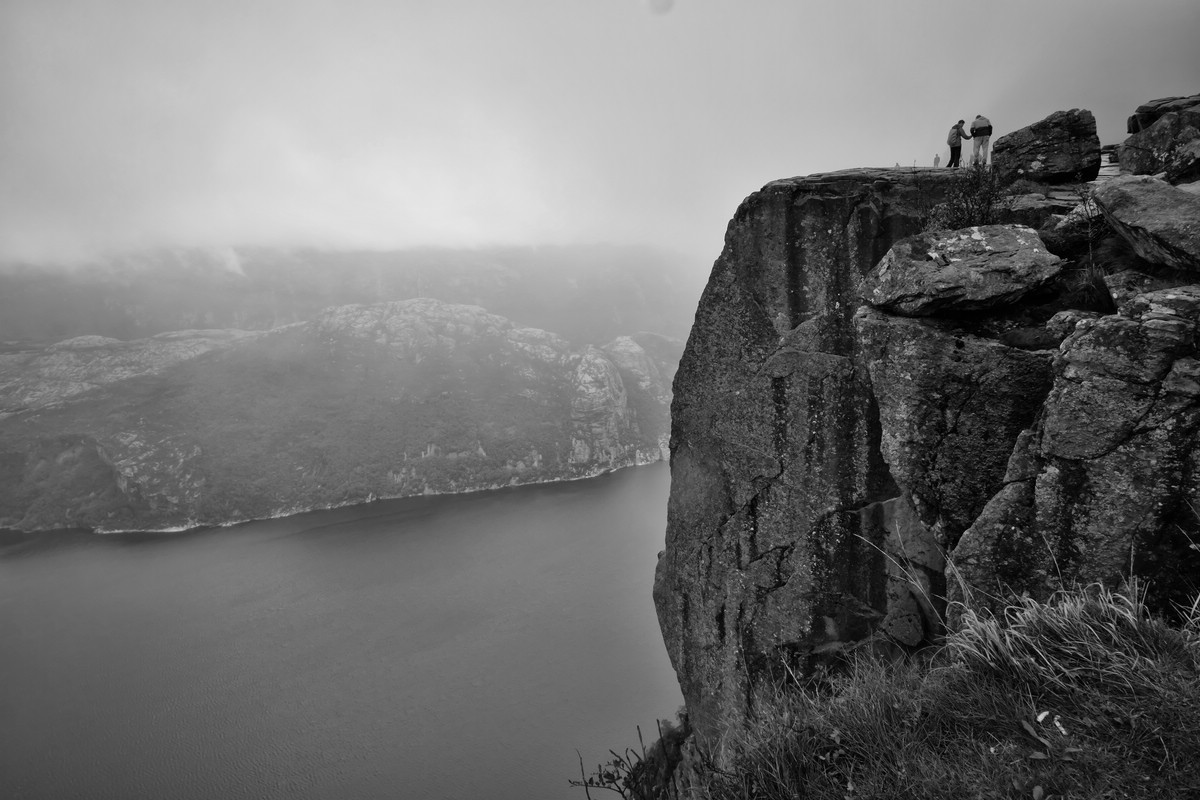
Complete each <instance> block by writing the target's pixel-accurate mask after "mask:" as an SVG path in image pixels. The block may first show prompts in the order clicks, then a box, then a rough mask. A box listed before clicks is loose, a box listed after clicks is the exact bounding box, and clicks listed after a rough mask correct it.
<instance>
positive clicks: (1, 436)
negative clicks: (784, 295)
mask: <svg viewBox="0 0 1200 800" xmlns="http://www.w3.org/2000/svg"><path fill="white" fill-rule="evenodd" d="M638 340H642V341H646V342H647V344H648V346H649V352H647V350H644V349H642V347H641V345H639V344H638ZM664 345H665V347H666V349H667V350H668V351H669V349H670V340H664V339H663V338H662V337H655V336H651V335H642V334H638V335H635V336H634V337H623V338H621V339H619V340H617V341H616V342H614V343H613V344H612V345H610V347H609V349H611V350H613V351H614V352H616V353H618V354H619V356H620V357H619V358H616V359H614V358H612V357H610V356H609V355H608V354H606V352H605V351H604V350H601V349H598V348H594V347H584V348H582V349H575V348H572V347H571V346H570V345H569V344H568V343H567V342H566V341H565V340H563V339H561V338H560V337H558V336H556V335H554V334H552V333H548V332H546V331H542V330H536V329H532V328H522V327H518V326H516V325H514V324H513V323H511V322H510V321H508V320H506V319H504V318H503V317H499V316H496V315H494V314H489V313H487V312H486V311H484V310H483V309H481V308H479V307H477V306H463V305H450V304H445V303H440V302H438V301H434V300H428V299H418V300H408V301H399V302H393V303H383V304H378V305H367V306H364V305H358V306H341V307H335V308H331V309H328V310H326V311H325V312H323V313H322V314H320V315H319V316H318V317H317V318H316V319H314V320H312V321H310V322H305V323H298V324H294V325H289V326H285V327H282V328H277V329H275V330H272V331H267V332H259V333H245V332H236V331H193V332H181V333H173V334H163V335H160V336H156V337H154V338H152V339H147V340H137V341H133V342H118V341H116V340H111V339H102V338H99V337H83V338H80V339H75V340H70V341H67V342H64V343H60V344H58V345H55V346H52V347H49V348H46V349H43V350H31V351H16V352H9V353H7V354H4V355H0V486H3V487H4V488H3V490H2V491H0V527H15V528H21V529H26V530H38V529H50V528H61V527H89V528H100V529H124V528H134V529H144V528H153V529H161V528H174V527H186V526H192V525H199V524H222V523H228V522H231V521H237V520H244V519H251V518H261V517H268V516H273V515H279V514H285V513H291V512H295V511H300V510H305V509H310V508H317V507H323V506H329V505H337V504H346V503H353V502H363V501H366V500H369V499H372V498H378V497H398V496H405V495H412V494H420V493H426V492H455V491H465V490H471V489H479V488H487V487H493V486H505V485H510V484H518V483H528V482H534V481H544V480H557V479H565V478H575V477H582V476H586V475H592V474H596V473H599V472H603V471H606V470H610V469H614V468H617V467H622V466H627V465H630V464H636V463H645V462H649V461H653V460H657V459H658V458H660V457H661V456H662V454H663V450H664V447H663V445H664V443H665V441H664V440H665V435H666V425H665V420H666V404H667V403H668V402H669V397H670V393H669V388H668V386H667V385H666V383H665V382H664V378H663V375H669V374H670V371H671V369H672V364H671V358H670V354H669V352H668V353H667V354H666V357H665V358H664V357H663V348H664ZM627 386H631V387H636V388H634V389H627V388H626V387H627Z"/></svg>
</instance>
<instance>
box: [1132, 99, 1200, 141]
mask: <svg viewBox="0 0 1200 800" xmlns="http://www.w3.org/2000/svg"><path fill="white" fill-rule="evenodd" d="M1197 104H1200V94H1194V95H1190V96H1186V97H1178V96H1177V97H1163V98H1160V99H1158V100H1151V101H1150V102H1148V103H1143V104H1142V105H1140V106H1138V107H1137V108H1136V109H1135V110H1134V112H1133V114H1132V115H1130V117H1129V118H1128V119H1127V120H1126V123H1125V131H1126V133H1129V134H1136V133H1138V132H1140V131H1144V130H1146V129H1147V128H1149V127H1150V126H1151V125H1153V124H1154V123H1155V122H1157V121H1158V120H1159V119H1160V118H1162V117H1163V116H1164V115H1165V114H1170V113H1173V112H1177V111H1183V110H1185V109H1188V108H1192V107H1193V106H1195V105H1197Z"/></svg>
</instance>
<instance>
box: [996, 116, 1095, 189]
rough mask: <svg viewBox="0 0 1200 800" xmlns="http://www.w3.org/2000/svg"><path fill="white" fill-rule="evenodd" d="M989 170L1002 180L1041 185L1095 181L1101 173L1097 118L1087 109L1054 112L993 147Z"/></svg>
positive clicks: (1000, 140) (1007, 135)
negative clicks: (1024, 181)
mask: <svg viewBox="0 0 1200 800" xmlns="http://www.w3.org/2000/svg"><path fill="white" fill-rule="evenodd" d="M992 167H993V168H994V169H995V170H996V172H997V173H998V174H999V176H1000V178H1001V180H1003V181H1005V182H1011V181H1014V180H1017V179H1018V178H1026V179H1028V180H1033V181H1041V182H1043V183H1069V182H1079V181H1090V180H1095V178H1096V176H1097V175H1098V174H1099V173H1100V138H1099V137H1098V136H1097V135H1096V118H1095V116H1093V115H1092V112H1091V111H1088V110H1087V109H1079V108H1073V109H1071V110H1070V111H1055V112H1054V113H1053V114H1051V115H1050V116H1048V117H1046V118H1045V119H1043V120H1041V121H1040V122H1035V123H1033V124H1032V125H1029V126H1027V127H1024V128H1021V129H1020V130H1017V131H1014V132H1012V133H1009V134H1006V135H1004V136H1001V137H1000V138H999V139H997V140H996V141H995V143H994V144H993V145H992Z"/></svg>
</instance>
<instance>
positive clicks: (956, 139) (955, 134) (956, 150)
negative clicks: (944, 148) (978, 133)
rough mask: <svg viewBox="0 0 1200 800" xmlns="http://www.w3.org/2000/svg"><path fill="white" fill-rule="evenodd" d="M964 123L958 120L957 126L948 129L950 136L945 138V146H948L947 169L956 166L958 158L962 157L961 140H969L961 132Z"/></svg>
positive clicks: (966, 135) (965, 133)
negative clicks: (948, 159) (948, 160)
mask: <svg viewBox="0 0 1200 800" xmlns="http://www.w3.org/2000/svg"><path fill="white" fill-rule="evenodd" d="M964 122H966V120H962V119H960V120H959V121H958V124H956V125H955V126H954V127H953V128H951V129H950V135H949V136H947V137H946V144H948V145H950V163H949V164H947V165H946V167H947V169H952V168H954V167H957V166H958V162H959V158H960V157H961V156H962V140H963V139H970V138H971V137H970V136H969V135H968V134H967V132H966V131H964V130H963V123H964Z"/></svg>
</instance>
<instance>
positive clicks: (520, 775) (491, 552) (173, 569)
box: [0, 464, 680, 800]
mask: <svg viewBox="0 0 1200 800" xmlns="http://www.w3.org/2000/svg"><path fill="white" fill-rule="evenodd" d="M668 483H669V475H668V470H667V468H666V466H665V465H662V464H658V465H653V466H650V467H642V468H638V469H632V470H624V471H622V472H619V473H616V474H614V475H609V476H605V477H602V478H597V479H593V480H588V481H578V482H574V483H567V484H557V485H547V486H534V487H524V488H520V489H512V490H503V491H497V492H486V493H480V494H474V495H460V496H451V497H433V498H412V499H408V500H398V501H388V502H383V503H376V504H372V505H370V506H361V507H358V508H348V509H337V510H332V511H323V512H315V513H312V514H304V515H300V516H297V517H291V518H288V519H281V520H271V521H267V522H260V523H252V524H248V525H243V526H239V527H236V528H229V529H220V530H210V531H200V532H194V533H189V534H153V535H149V534H123V535H111V536H103V537H99V536H90V535H83V534H55V535H51V536H42V537H38V538H36V539H33V540H26V539H23V538H22V537H11V536H10V537H9V538H7V539H3V540H0V547H2V548H4V549H2V550H0V643H2V644H0V648H2V649H3V650H2V652H3V656H2V658H0V719H2V720H3V724H2V725H0V783H2V784H3V788H4V789H5V793H4V796H5V797H9V796H11V797H16V798H55V800H58V799H59V798H70V797H81V798H83V797H87V798H114V800H130V799H131V798H142V797H146V798H167V797H170V798H206V799H207V798H217V797H220V798H264V797H270V798H351V797H354V798H358V797H394V798H414V799H415V800H419V799H420V798H483V797H487V798H501V799H503V798H513V799H514V800H516V799H517V798H519V799H520V800H539V799H540V798H570V797H574V796H576V795H578V796H579V797H582V796H583V794H582V792H581V791H580V790H577V789H571V788H569V787H568V786H567V779H568V778H571V777H577V776H578V769H579V766H578V759H577V756H576V753H575V750H576V748H578V749H579V750H581V751H582V753H583V756H584V758H585V760H586V761H589V762H590V763H595V762H596V761H598V760H600V759H601V757H603V756H604V755H606V754H607V750H608V748H609V747H613V748H614V749H617V750H620V749H622V748H623V747H624V746H626V745H627V744H632V743H634V742H635V741H636V731H635V726H636V725H639V724H640V725H641V726H642V729H643V731H653V730H654V719H655V717H656V716H657V717H667V716H671V715H672V714H673V713H674V711H675V709H676V708H677V706H678V705H679V703H680V698H679V694H678V690H677V688H676V686H675V681H674V675H673V674H672V672H671V670H670V667H669V665H668V663H667V659H666V654H665V652H664V650H663V645H662V641H661V639H660V638H659V634H658V629H657V623H656V622H655V619H654V610H653V606H652V604H651V601H650V587H651V582H652V579H653V570H654V561H655V554H656V552H657V551H658V550H659V549H661V547H662V539H663V531H664V529H665V525H666V520H665V508H666V497H667V489H668Z"/></svg>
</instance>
